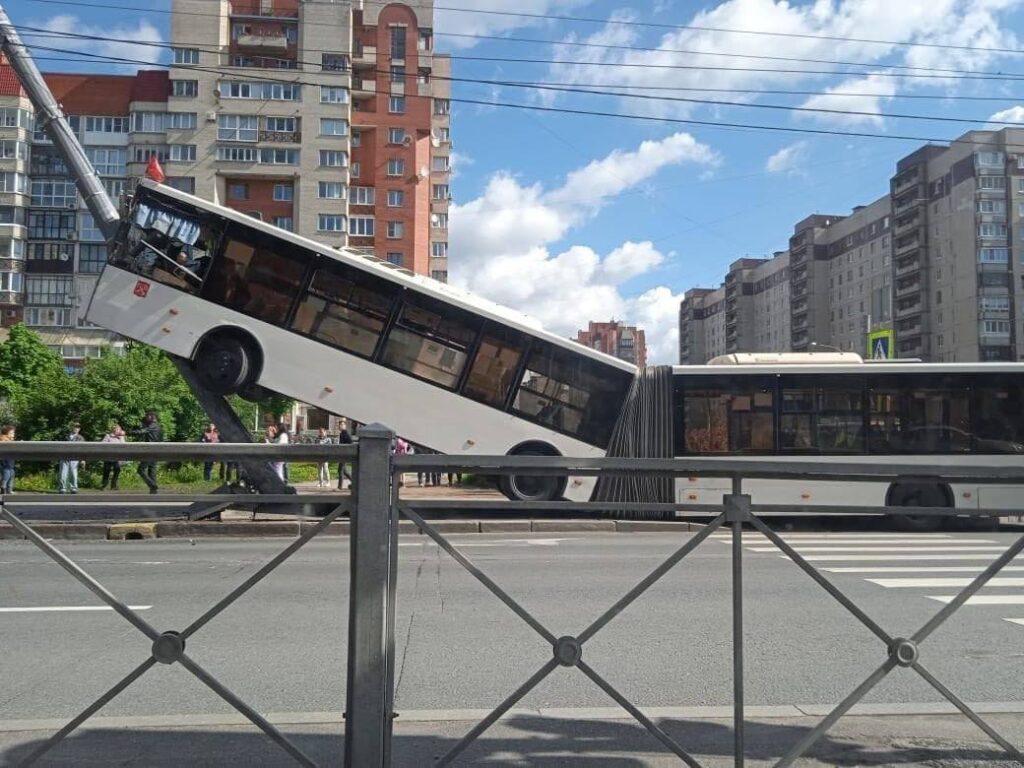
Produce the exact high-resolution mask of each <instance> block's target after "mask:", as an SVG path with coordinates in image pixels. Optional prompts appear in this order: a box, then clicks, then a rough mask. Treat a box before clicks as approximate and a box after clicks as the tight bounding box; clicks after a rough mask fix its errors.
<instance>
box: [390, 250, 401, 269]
mask: <svg viewBox="0 0 1024 768" xmlns="http://www.w3.org/2000/svg"><path fill="white" fill-rule="evenodd" d="M387 261H388V264H394V265H395V266H396V267H400V266H402V261H403V259H402V254H400V253H395V252H392V253H388V256H387Z"/></svg>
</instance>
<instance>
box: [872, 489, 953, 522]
mask: <svg viewBox="0 0 1024 768" xmlns="http://www.w3.org/2000/svg"><path fill="white" fill-rule="evenodd" d="M885 504H886V506H888V507H949V508H953V507H954V506H956V503H955V501H954V498H953V491H952V489H951V488H950V487H949V486H948V485H947V484H946V483H943V482H941V481H940V480H937V479H936V480H928V479H914V480H898V481H896V482H895V483H893V484H892V485H890V486H889V490H888V492H887V493H886V495H885ZM893 521H894V522H895V523H896V525H897V526H898V527H899V528H902V529H904V530H908V531H916V532H927V531H937V530H938V529H939V528H941V527H942V523H943V522H944V518H943V517H942V516H940V515H912V514H906V515H893Z"/></svg>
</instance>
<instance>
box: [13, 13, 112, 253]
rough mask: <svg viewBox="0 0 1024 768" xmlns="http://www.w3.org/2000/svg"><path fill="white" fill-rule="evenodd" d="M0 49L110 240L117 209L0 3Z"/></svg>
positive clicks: (85, 200) (98, 224)
mask: <svg viewBox="0 0 1024 768" xmlns="http://www.w3.org/2000/svg"><path fill="white" fill-rule="evenodd" d="M0 48H2V49H3V52H4V53H5V54H6V55H7V60H8V61H9V62H10V64H11V68H12V69H13V70H14V73H15V74H16V75H17V76H18V80H19V81H20V82H21V86H22V88H24V89H25V93H26V94H27V95H28V98H29V101H31V102H32V106H33V107H35V109H36V120H37V121H38V124H39V125H40V127H42V128H43V130H45V131H46V133H47V134H48V135H49V137H50V138H51V139H52V140H53V143H54V145H55V146H56V147H57V149H59V150H60V153H61V155H63V157H64V160H65V162H66V163H67V164H68V169H69V170H70V172H71V176H72V178H73V179H74V180H75V185H76V186H77V187H78V191H79V193H80V194H81V195H82V200H83V201H84V202H85V207H86V208H88V209H89V212H90V213H91V214H92V215H93V218H94V219H95V220H96V226H98V227H99V228H100V230H101V231H102V232H103V235H104V237H106V238H107V239H108V240H109V239H111V238H112V237H113V236H114V234H115V233H116V232H117V227H118V224H119V223H120V219H121V217H120V215H119V214H118V212H117V208H116V207H115V206H114V204H113V203H112V202H111V201H110V197H109V196H108V195H107V190H106V188H105V187H104V186H103V182H102V181H100V177H99V175H98V174H97V173H96V171H95V170H94V169H93V167H92V163H90V162H89V158H88V156H87V155H86V154H85V150H84V149H82V145H81V144H79V143H78V138H77V137H76V136H75V133H74V131H72V130H71V126H70V125H69V124H68V121H67V119H66V118H65V117H64V112H63V111H62V110H61V108H60V105H59V104H58V103H57V100H56V99H54V98H53V94H52V93H50V87H49V86H48V85H47V84H46V81H45V80H43V76H42V75H41V74H40V73H39V68H38V67H36V65H35V62H34V61H32V57H31V56H30V55H29V52H28V50H27V49H26V48H25V45H24V44H23V43H22V42H21V38H20V37H18V31H17V30H16V29H15V28H14V24H12V23H11V19H10V17H9V16H8V15H7V11H5V10H4V8H3V6H0Z"/></svg>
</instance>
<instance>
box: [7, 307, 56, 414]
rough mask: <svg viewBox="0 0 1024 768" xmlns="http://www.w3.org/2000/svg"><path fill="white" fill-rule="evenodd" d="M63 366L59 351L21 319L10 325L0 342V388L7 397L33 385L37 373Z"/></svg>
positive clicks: (37, 375)
mask: <svg viewBox="0 0 1024 768" xmlns="http://www.w3.org/2000/svg"><path fill="white" fill-rule="evenodd" d="M63 370H64V363H63V362H62V361H61V358H60V355H58V354H57V353H56V352H54V351H53V350H52V349H50V348H49V347H47V346H46V345H45V344H44V343H43V340H42V339H41V338H40V337H39V334H38V333H36V332H35V331H33V330H31V329H30V328H28V327H26V326H25V325H24V324H23V323H18V324H17V325H15V326H14V327H13V328H11V331H10V335H9V336H8V338H7V341H5V342H4V343H3V344H0V392H2V394H4V395H6V396H7V397H9V398H10V397H17V395H18V394H20V393H21V392H23V391H26V390H32V389H34V388H35V385H36V379H37V378H38V377H39V376H41V375H43V374H47V373H49V374H52V373H53V372H54V371H63Z"/></svg>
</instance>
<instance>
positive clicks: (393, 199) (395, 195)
mask: <svg viewBox="0 0 1024 768" xmlns="http://www.w3.org/2000/svg"><path fill="white" fill-rule="evenodd" d="M404 204H405V192H403V191H402V190H400V189H389V190H388V208H401V207H402V206H403V205H404Z"/></svg>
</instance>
